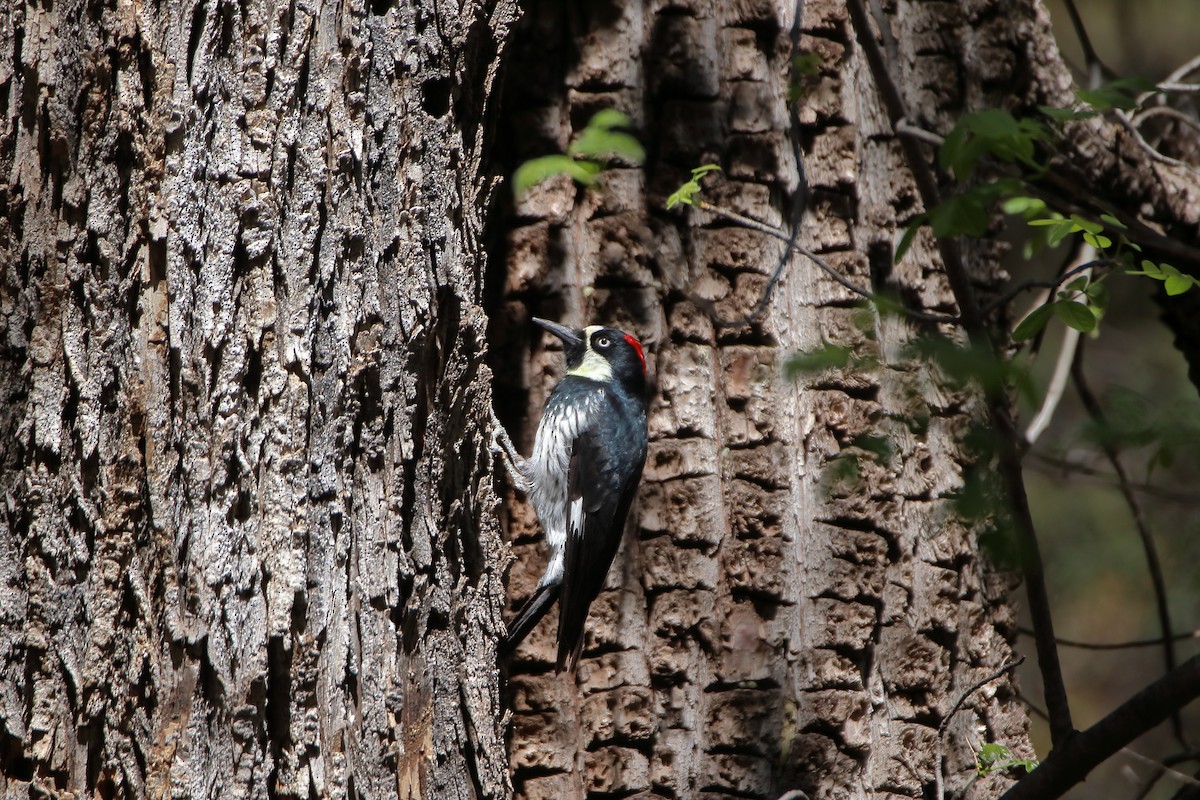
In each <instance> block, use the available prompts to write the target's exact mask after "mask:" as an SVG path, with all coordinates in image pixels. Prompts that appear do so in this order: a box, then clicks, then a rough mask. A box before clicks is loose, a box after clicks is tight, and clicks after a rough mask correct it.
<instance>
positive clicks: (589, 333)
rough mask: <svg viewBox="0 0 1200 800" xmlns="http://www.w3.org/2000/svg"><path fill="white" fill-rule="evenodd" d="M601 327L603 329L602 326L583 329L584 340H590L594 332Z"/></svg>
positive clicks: (589, 326) (590, 326)
mask: <svg viewBox="0 0 1200 800" xmlns="http://www.w3.org/2000/svg"><path fill="white" fill-rule="evenodd" d="M603 327H604V326H603V325H588V326H587V327H586V328H584V329H583V336H584V338H585V339H590V338H592V334H593V333H595V332H596V331H598V330H600V329H601V328H603Z"/></svg>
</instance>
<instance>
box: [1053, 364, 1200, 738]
mask: <svg viewBox="0 0 1200 800" xmlns="http://www.w3.org/2000/svg"><path fill="white" fill-rule="evenodd" d="M1071 378H1072V379H1073V380H1074V381H1075V390H1076V391H1077V392H1079V399H1080V400H1081V401H1082V402H1083V407H1084V409H1086V410H1087V413H1088V416H1089V417H1091V419H1092V422H1094V423H1096V424H1097V425H1099V426H1101V427H1104V426H1105V425H1106V424H1107V420H1106V418H1105V416H1104V409H1103V408H1101V407H1100V401H1099V400H1097V399H1096V395H1095V394H1094V393H1093V392H1092V389H1091V387H1090V386H1089V385H1088V382H1087V376H1086V375H1084V373H1083V342H1080V343H1079V349H1078V350H1076V351H1075V360H1074V361H1073V362H1072V363H1071ZM1100 449H1101V450H1103V451H1104V455H1105V457H1106V458H1108V463H1109V464H1111V465H1112V468H1113V472H1114V473H1116V475H1117V481H1118V483H1119V485H1120V487H1121V495H1122V497H1124V498H1125V505H1127V506H1128V507H1129V513H1130V514H1131V515H1132V516H1133V524H1134V527H1136V528H1137V532H1138V536H1139V537H1140V538H1141V540H1142V550H1143V551H1144V552H1145V554H1146V569H1147V571H1148V572H1149V574H1150V583H1151V585H1152V586H1153V587H1154V603H1155V606H1156V610H1157V611H1158V624H1159V628H1160V630H1161V631H1162V636H1163V645H1162V646H1163V667H1164V670H1165V671H1166V672H1168V673H1169V672H1170V671H1171V670H1173V669H1175V663H1176V661H1175V644H1174V640H1173V639H1172V638H1171V635H1172V631H1171V610H1170V607H1169V606H1168V604H1167V583H1166V581H1165V580H1164V579H1163V573H1162V564H1161V563H1160V562H1159V560H1158V548H1157V547H1156V546H1155V544H1154V537H1153V536H1151V535H1150V525H1149V523H1148V522H1146V515H1145V514H1144V513H1143V512H1142V504H1141V503H1140V502H1139V501H1138V498H1137V495H1136V494H1135V493H1134V491H1133V487H1132V486H1130V483H1129V475H1128V473H1126V472H1125V465H1124V464H1123V463H1121V456H1120V454H1119V453H1118V452H1117V448H1116V447H1114V446H1113V445H1112V443H1111V442H1108V441H1107V440H1105V439H1104V438H1103V437H1101V440H1100ZM1171 729H1172V730H1173V731H1174V733H1175V738H1176V739H1177V740H1178V741H1179V743H1180V744H1181V745H1182V746H1183V747H1185V748H1186V747H1189V746H1190V745H1189V743H1188V742H1187V740H1186V738H1185V737H1184V734H1183V719H1182V717H1180V715H1179V711H1178V710H1176V711H1175V713H1174V714H1172V715H1171Z"/></svg>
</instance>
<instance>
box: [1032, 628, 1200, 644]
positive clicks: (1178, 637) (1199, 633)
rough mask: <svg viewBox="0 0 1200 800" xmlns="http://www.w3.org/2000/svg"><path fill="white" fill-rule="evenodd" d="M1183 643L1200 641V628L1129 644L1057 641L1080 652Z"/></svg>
mask: <svg viewBox="0 0 1200 800" xmlns="http://www.w3.org/2000/svg"><path fill="white" fill-rule="evenodd" d="M1017 633H1020V634H1024V635H1025V636H1033V631H1031V630H1029V629H1028V628H1025V627H1019V628H1017ZM1168 638H1169V640H1170V641H1172V642H1182V641H1183V640H1185V639H1200V628H1198V629H1196V630H1194V631H1188V632H1186V633H1176V634H1173V635H1172V636H1170V637H1164V636H1156V637H1154V638H1153V639H1134V640H1132V641H1128V642H1081V641H1079V640H1078V639H1057V640H1056V641H1057V642H1058V644H1059V645H1060V646H1062V647H1078V648H1079V649H1080V650H1132V649H1135V648H1138V647H1158V646H1160V645H1162V644H1163V642H1166V641H1168Z"/></svg>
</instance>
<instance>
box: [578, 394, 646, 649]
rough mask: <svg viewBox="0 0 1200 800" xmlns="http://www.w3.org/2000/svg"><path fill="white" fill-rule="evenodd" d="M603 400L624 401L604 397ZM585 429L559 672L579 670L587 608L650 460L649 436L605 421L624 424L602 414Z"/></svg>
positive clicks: (614, 550) (614, 416)
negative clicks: (603, 427)
mask: <svg viewBox="0 0 1200 800" xmlns="http://www.w3.org/2000/svg"><path fill="white" fill-rule="evenodd" d="M605 401H607V402H610V403H618V402H620V401H619V400H618V399H617V398H615V397H612V396H606V398H605ZM604 406H605V402H600V403H596V404H593V405H592V407H593V408H594V409H596V412H597V413H593V414H591V415H590V417H591V419H590V420H589V422H588V423H587V424H585V425H584V426H583V430H582V431H581V432H580V434H579V436H578V437H576V439H575V441H574V442H573V444H572V448H571V461H570V466H569V469H568V472H567V499H568V503H569V504H570V505H569V510H568V525H567V542H566V545H565V548H566V549H565V552H564V557H563V577H562V588H561V594H560V603H559V617H558V668H559V669H562V668H563V666H566V667H567V668H568V669H572V670H573V669H575V664H576V662H577V661H578V660H579V653H580V651H581V650H582V649H583V627H584V622H585V621H586V620H587V615H588V609H589V608H590V607H591V605H592V601H593V600H595V599H596V595H598V594H599V593H600V589H601V588H603V586H604V578H605V576H606V575H607V574H608V568H609V567H610V566H612V561H613V558H614V557H615V556H616V554H617V548H618V547H619V546H620V544H621V534H622V532H623V531H624V528H625V518H626V517H627V516H628V515H629V506H630V504H631V503H632V502H633V496H634V494H635V493H636V492H637V486H638V482H639V481H640V480H641V477H642V466H643V465H644V463H645V460H646V448H645V444H644V442H645V436H644V434H641V435H632V434H633V433H635V432H633V431H621V430H612V431H604V430H601V429H600V428H599V425H600V424H601V423H603V422H604V421H606V420H608V421H611V420H614V419H623V418H625V417H622V416H621V415H620V414H615V413H614V414H606V413H603V411H601V409H603V408H604Z"/></svg>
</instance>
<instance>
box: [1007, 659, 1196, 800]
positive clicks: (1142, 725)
mask: <svg viewBox="0 0 1200 800" xmlns="http://www.w3.org/2000/svg"><path fill="white" fill-rule="evenodd" d="M1197 697H1200V656H1193V657H1192V658H1189V659H1188V660H1187V661H1185V662H1183V663H1182V664H1180V665H1179V666H1178V667H1176V668H1175V669H1174V670H1172V671H1171V672H1170V673H1168V674H1167V675H1164V676H1163V677H1162V678H1159V679H1158V680H1156V681H1155V682H1154V683H1151V684H1150V685H1149V686H1147V687H1146V688H1145V689H1143V690H1142V691H1140V692H1138V693H1137V694H1135V695H1134V696H1133V697H1131V698H1129V700H1127V701H1125V702H1124V703H1122V704H1121V705H1120V706H1119V707H1118V708H1117V709H1116V710H1114V711H1113V712H1112V713H1110V714H1108V715H1107V716H1106V717H1104V718H1103V719H1102V720H1100V721H1099V722H1097V723H1096V724H1095V725H1093V726H1092V727H1090V728H1088V729H1087V730H1084V731H1080V732H1078V733H1076V734H1075V735H1074V736H1072V737H1070V738H1068V739H1067V740H1066V741H1065V742H1063V743H1062V744H1061V745H1055V747H1054V749H1053V750H1052V751H1051V752H1050V755H1049V756H1047V758H1046V760H1045V761H1043V762H1042V764H1041V766H1039V767H1038V768H1037V769H1035V770H1034V771H1033V772H1031V773H1029V774H1028V775H1026V776H1025V777H1024V778H1022V779H1021V780H1020V781H1018V782H1017V783H1016V784H1014V785H1013V786H1012V787H1011V788H1010V789H1009V790H1008V791H1007V792H1005V793H1004V794H1003V795H1001V800H1054V799H1055V798H1057V797H1061V796H1062V795H1063V794H1064V793H1065V792H1066V791H1067V790H1068V789H1070V788H1071V787H1072V786H1074V785H1075V784H1077V783H1079V782H1080V781H1081V780H1083V779H1084V778H1085V777H1086V776H1087V774H1088V773H1089V772H1091V771H1092V770H1093V769H1094V768H1095V767H1096V766H1097V765H1098V764H1100V763H1101V762H1102V761H1104V760H1106V759H1108V758H1110V757H1112V756H1113V755H1114V754H1115V753H1117V752H1118V751H1119V750H1120V749H1121V748H1122V747H1124V746H1125V745H1127V744H1128V743H1129V742H1132V741H1133V740H1134V739H1136V738H1137V737H1139V736H1141V735H1142V734H1143V733H1145V732H1146V731H1148V730H1150V729H1151V728H1153V727H1154V726H1155V725H1157V724H1159V723H1160V722H1162V721H1163V720H1165V719H1166V718H1167V717H1169V716H1170V715H1171V713H1172V712H1173V711H1174V710H1175V709H1177V708H1182V707H1183V706H1185V705H1187V704H1188V703H1190V702H1192V701H1193V700H1195V699H1196V698H1197Z"/></svg>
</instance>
